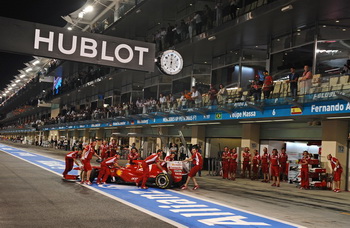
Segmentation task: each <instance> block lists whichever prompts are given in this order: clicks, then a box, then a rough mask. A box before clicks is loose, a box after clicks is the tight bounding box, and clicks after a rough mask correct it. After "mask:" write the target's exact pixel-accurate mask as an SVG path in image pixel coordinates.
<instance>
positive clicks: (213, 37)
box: [208, 36, 216, 41]
mask: <svg viewBox="0 0 350 228" xmlns="http://www.w3.org/2000/svg"><path fill="white" fill-rule="evenodd" d="M208 40H209V41H213V40H216V36H209V37H208Z"/></svg>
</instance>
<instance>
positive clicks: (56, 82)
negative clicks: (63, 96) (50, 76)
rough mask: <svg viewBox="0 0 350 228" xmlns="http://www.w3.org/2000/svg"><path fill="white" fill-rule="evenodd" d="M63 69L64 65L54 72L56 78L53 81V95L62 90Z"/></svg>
mask: <svg viewBox="0 0 350 228" xmlns="http://www.w3.org/2000/svg"><path fill="white" fill-rule="evenodd" d="M62 73H63V69H62V67H61V66H60V67H58V68H57V69H56V70H55V72H54V74H55V80H54V81H53V95H56V94H58V93H59V92H60V90H61V86H62V75H63V74H62Z"/></svg>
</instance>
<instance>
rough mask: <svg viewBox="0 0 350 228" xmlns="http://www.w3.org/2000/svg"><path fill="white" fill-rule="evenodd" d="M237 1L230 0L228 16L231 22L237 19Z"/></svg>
mask: <svg viewBox="0 0 350 228" xmlns="http://www.w3.org/2000/svg"><path fill="white" fill-rule="evenodd" d="M237 5H238V0H231V2H230V16H231V20H233V19H235V18H236V17H237V9H238V6H237Z"/></svg>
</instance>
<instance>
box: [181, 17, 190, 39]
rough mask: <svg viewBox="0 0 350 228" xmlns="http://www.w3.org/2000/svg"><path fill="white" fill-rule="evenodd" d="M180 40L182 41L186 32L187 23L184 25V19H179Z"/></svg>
mask: <svg viewBox="0 0 350 228" xmlns="http://www.w3.org/2000/svg"><path fill="white" fill-rule="evenodd" d="M180 27H181V41H184V40H185V39H186V37H187V34H188V25H186V23H185V21H184V20H181V25H180Z"/></svg>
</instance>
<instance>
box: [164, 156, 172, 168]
mask: <svg viewBox="0 0 350 228" xmlns="http://www.w3.org/2000/svg"><path fill="white" fill-rule="evenodd" d="M174 160H175V159H174V158H172V157H171V155H168V156H166V157H165V158H164V162H162V164H161V166H162V167H163V168H166V167H167V166H166V162H167V161H174Z"/></svg>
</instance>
